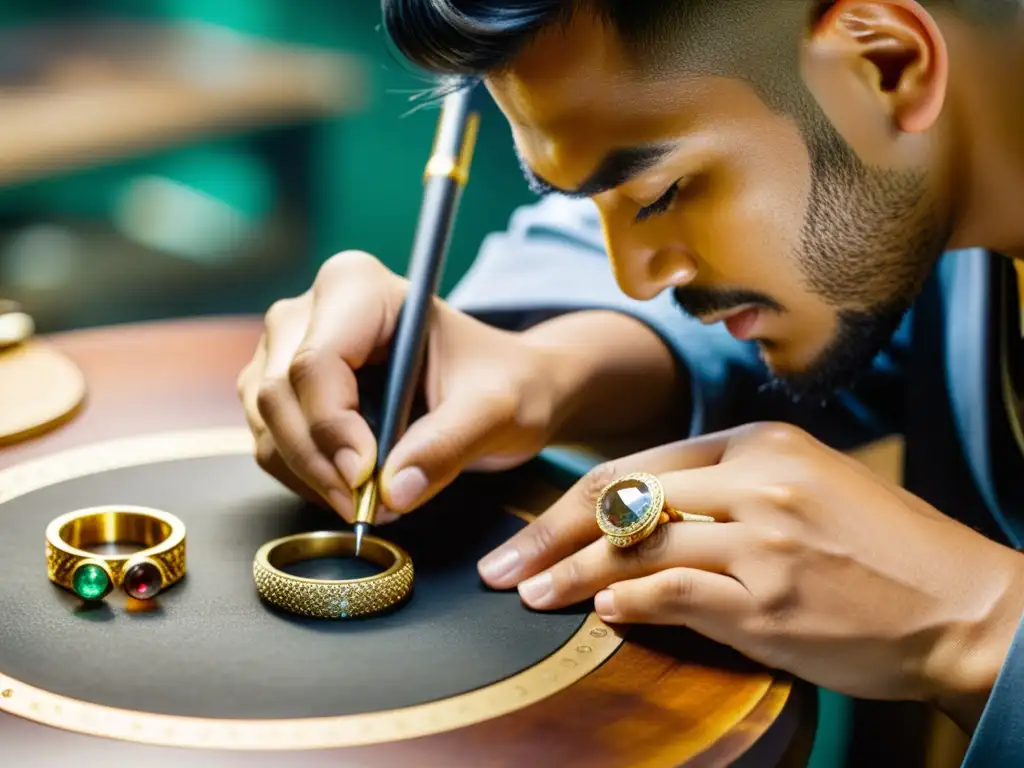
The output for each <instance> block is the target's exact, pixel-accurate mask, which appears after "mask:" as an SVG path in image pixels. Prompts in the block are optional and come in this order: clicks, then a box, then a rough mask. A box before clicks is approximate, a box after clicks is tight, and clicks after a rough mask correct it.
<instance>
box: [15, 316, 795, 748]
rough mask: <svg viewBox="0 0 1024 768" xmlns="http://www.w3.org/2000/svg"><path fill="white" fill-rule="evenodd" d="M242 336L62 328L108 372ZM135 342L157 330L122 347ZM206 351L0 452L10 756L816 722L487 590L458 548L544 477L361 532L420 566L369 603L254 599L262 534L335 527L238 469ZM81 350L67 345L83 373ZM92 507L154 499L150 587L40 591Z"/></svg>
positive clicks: (580, 620) (231, 411)
mask: <svg viewBox="0 0 1024 768" xmlns="http://www.w3.org/2000/svg"><path fill="white" fill-rule="evenodd" d="M252 330H253V327H252V326H251V325H248V324H238V323H224V324H216V323H185V324H181V325H179V326H177V327H175V326H174V325H173V324H172V325H170V326H149V327H143V328H131V327H129V328H121V329H117V330H110V331H106V332H91V333H89V334H83V335H79V336H75V335H71V336H69V337H67V338H66V339H64V340H62V341H63V342H64V343H65V344H66V345H67V347H68V348H69V350H71V353H72V356H74V350H75V346H76V342H77V343H78V344H79V345H80V347H79V349H80V350H83V349H84V350H87V349H88V347H89V345H90V344H95V343H96V341H97V339H98V338H106V339H108V341H109V345H108V346H107V347H106V348H105V356H106V357H105V360H106V364H107V365H108V366H110V365H114V366H116V365H117V364H118V360H117V358H116V355H114V353H113V351H112V350H113V349H115V348H116V347H117V346H118V344H119V343H123V344H124V346H125V358H124V360H123V363H124V364H128V360H129V358H130V357H131V353H130V351H129V350H135V351H136V352H137V351H138V350H140V349H142V348H146V349H150V350H155V349H159V348H161V345H160V339H159V338H158V337H159V335H160V334H168V333H172V334H173V333H179V334H184V333H188V334H190V338H191V339H192V340H193V342H194V344H195V345H196V349H197V350H198V349H200V348H202V349H204V350H205V352H204V353H203V354H205V355H209V354H212V352H211V347H212V348H215V347H216V346H217V343H218V340H219V342H220V343H221V344H225V345H226V344H228V342H229V341H230V342H231V349H232V350H233V351H232V352H231V354H233V355H235V356H236V357H238V358H240V359H241V360H243V361H244V358H245V357H247V355H248V353H249V351H250V350H251V346H249V345H247V344H246V343H245V342H246V341H247V340H248V338H249V337H248V336H247V334H252ZM103 334H105V337H104V335H103ZM146 334H149V335H150V337H151V338H150V341H151V342H152V343H151V344H146V345H140V344H139V339H140V336H143V337H144V336H145V335H146ZM254 340H255V334H252V336H251V340H250V341H249V344H251V343H252V342H253V341H254ZM164 341H168V339H166V338H165V339H164ZM133 342H134V343H133ZM170 346H171V347H173V344H171V345H170ZM236 347H237V349H236ZM166 348H167V345H166V344H165V345H164V349H166ZM149 354H155V353H153V352H150V353H149ZM198 357H199V354H198V352H197V355H196V358H197V359H198ZM223 357H227V358H229V359H227V360H222V362H221V363H220V366H221V368H222V369H221V370H218V366H217V365H214V366H207V367H203V366H200V365H189V364H188V362H187V358H186V359H185V360H184V361H183V360H182V359H181V358H179V359H177V360H173V361H170V360H169V361H167V362H161V361H160V360H158V359H156V358H154V360H153V365H152V366H151V367H149V366H146V364H145V361H138V360H136V364H139V365H140V371H144V372H145V373H144V374H143V373H138V372H137V373H136V374H135V377H134V379H132V380H129V381H126V382H124V383H123V384H120V385H119V386H121V387H122V390H123V391H122V396H121V397H117V398H115V397H113V396H112V395H113V393H112V392H111V391H110V390H111V387H99V388H98V389H97V392H96V396H95V397H94V398H92V399H91V402H92V403H97V402H98V404H99V405H98V406H96V410H92V411H90V410H89V409H86V411H85V412H83V414H82V415H81V417H80V418H79V419H76V420H75V421H74V422H72V423H71V424H69V425H67V426H65V427H63V428H61V429H60V430H58V431H57V432H55V433H52V435H50V436H48V437H45V438H40V439H39V440H38V441H36V442H34V443H32V444H29V445H26V446H21V447H16V448H11V449H6V450H4V451H0V605H2V606H3V619H2V621H3V631H2V633H0V742H2V743H3V744H4V750H5V755H6V757H5V761H6V759H7V758H12V759H14V758H16V759H15V762H14V763H12V764H40V765H43V764H51V763H50V762H49V761H53V760H56V759H58V757H59V756H61V755H64V756H66V755H68V754H73V755H75V756H76V757H77V759H79V760H81V761H85V762H83V763H82V764H90V765H91V764H99V763H90V762H88V760H90V759H91V760H95V761H101V762H104V763H105V762H106V761H123V760H134V759H139V760H142V761H144V763H145V764H146V765H183V764H187V765H217V766H222V765H232V766H233V765H249V766H252V765H260V766H262V765H267V766H270V765H281V764H295V763H294V761H296V760H297V761H299V762H300V763H301V764H302V765H313V766H319V765H325V766H326V765H339V764H359V765H381V766H391V765H399V764H402V765H417V766H428V765H438V766H441V765H445V766H455V765H482V764H488V765H513V764H519V763H521V762H524V761H528V762H533V763H535V764H537V765H559V766H563V765H577V764H579V765H584V764H585V765H588V766H591V765H623V766H625V765H651V766H656V765H666V766H668V765H681V764H688V765H690V764H692V765H727V764H741V765H742V764H745V763H744V762H743V761H749V764H751V765H782V764H785V765H790V764H799V763H800V761H801V760H803V759H806V752H807V746H808V744H807V737H808V735H809V732H808V726H810V725H811V724H812V722H813V715H812V714H809V708H808V704H809V702H808V695H807V692H806V691H805V690H803V689H802V688H801V687H799V686H795V685H794V684H793V683H792V682H791V681H789V680H787V679H785V678H780V677H779V676H777V675H775V674H772V673H769V672H767V671H765V670H763V669H760V668H759V667H757V666H756V665H753V664H752V663H750V662H747V661H745V660H743V659H741V658H739V657H738V656H737V655H736V654H734V653H732V652H730V651H728V650H726V649H722V648H720V647H718V646H715V645H714V644H711V643H709V642H707V641H705V640H702V639H701V638H699V637H697V636H696V635H693V634H689V633H685V632H683V631H680V630H673V629H667V628H660V629H644V628H630V629H629V630H626V631H623V630H620V629H619V628H615V627H611V626H608V625H606V624H604V623H603V622H601V621H600V619H598V618H597V617H596V615H595V614H594V613H593V612H592V610H591V609H592V606H591V605H590V604H589V603H587V604H585V605H580V606H577V607H575V608H573V609H569V610H565V611H561V612H556V613H545V612H535V611H532V610H529V609H527V608H526V607H525V606H524V605H523V604H522V602H521V601H520V600H519V598H518V595H517V593H515V592H514V591H510V592H496V591H493V590H490V589H488V588H487V587H486V586H484V584H483V583H482V582H481V580H480V578H479V576H478V574H477V571H476V563H477V560H478V559H479V558H480V557H481V556H482V555H484V554H485V553H486V552H488V551H490V549H492V548H493V547H494V546H495V545H497V544H498V543H500V542H501V541H503V540H504V539H506V538H507V537H508V536H510V535H511V534H512V533H514V532H515V531H516V530H517V529H519V528H520V527H522V526H524V525H525V524H526V520H527V519H529V517H530V514H531V513H532V512H539V511H541V510H542V509H543V506H544V504H545V503H546V502H545V501H543V500H542V497H543V494H540V495H538V493H539V492H537V491H534V490H531V489H532V488H533V486H534V484H540V481H538V480H537V476H536V474H535V473H533V474H531V473H530V471H529V470H526V471H523V472H521V473H518V474H515V475H506V476H504V477H489V476H467V477H465V478H463V479H461V480H460V481H458V482H457V483H456V484H455V485H454V486H453V487H452V488H450V489H449V490H448V491H446V492H445V493H443V494H442V495H441V496H439V497H438V498H437V499H436V500H435V501H433V502H432V503H430V504H429V505H428V506H427V507H425V508H423V509H421V510H418V511H417V512H416V513H415V514H412V515H409V516H407V517H405V518H404V519H402V520H401V521H399V522H397V523H394V524H392V525H388V526H381V527H379V528H378V529H377V531H376V532H375V533H376V535H377V536H380V537H382V538H386V539H387V540H389V541H392V542H394V543H396V544H398V545H400V546H402V547H403V548H404V549H405V550H406V551H408V553H409V554H410V555H411V557H412V559H413V562H414V564H415V569H416V577H415V585H414V588H413V592H412V595H411V596H410V597H409V599H408V600H407V601H406V602H405V603H403V604H402V605H400V606H398V607H397V608H394V609H392V610H391V611H389V612H387V613H385V614H381V615H378V616H375V617H372V618H363V619H355V620H352V619H341V620H323V619H308V618H301V617H297V616H294V615H291V614H288V613H284V612H282V611H280V610H278V609H276V608H274V607H272V606H270V605H269V604H267V603H265V602H264V601H262V600H261V599H260V598H259V595H258V594H257V591H256V587H255V584H254V581H253V574H252V561H253V556H254V554H255V553H256V550H257V549H259V547H260V546H261V545H262V544H264V543H265V542H267V541H269V540H271V539H275V538H279V537H282V536H287V535H290V534H293V533H300V532H308V531H317V530H332V529H346V528H347V526H346V524H345V523H344V521H342V520H341V519H340V518H338V516H337V515H335V514H334V513H333V512H330V511H327V510H323V509H320V508H317V507H313V506H310V505H308V504H305V503H304V502H302V501H301V500H299V499H297V498H296V497H295V496H294V495H293V494H291V493H290V492H288V491H287V490H285V489H283V488H282V487H281V486H279V485H278V484H276V483H275V482H274V481H273V480H272V479H270V478H269V477H267V476H266V475H264V474H263V473H262V472H261V471H260V470H259V468H258V467H257V466H256V464H255V461H254V460H253V457H252V445H251V438H250V437H249V434H248V431H247V430H246V429H245V428H244V426H242V425H241V424H240V422H241V418H240V417H241V414H240V411H239V409H238V406H237V405H236V404H235V398H234V392H233V387H234V380H233V375H232V376H231V377H228V376H226V375H225V374H226V373H227V372H228V371H230V370H231V363H232V361H231V360H230V355H222V358H223ZM88 358H89V356H88V355H85V356H83V357H82V358H81V359H82V360H83V369H84V370H85V371H86V373H87V375H88V372H89V367H90V366H89V361H88ZM172 363H173V364H174V367H175V371H176V373H173V374H172V373H170V372H169V371H170V368H171V366H172ZM162 369H167V372H168V375H169V376H170V377H171V379H172V381H171V382H168V380H167V378H164V377H162V375H161V374H162ZM175 376H177V377H179V378H180V379H181V387H180V390H179V391H177V392H175V391H174V389H175V387H174V381H173V379H174V377H175ZM97 380H98V381H100V382H103V381H106V382H110V383H111V385H112V383H113V382H115V381H118V382H121V381H123V380H124V377H116V376H114V375H112V372H108V373H107V374H105V375H98V376H97ZM147 380H148V381H151V382H152V383H153V387H152V388H151V389H149V390H148V391H147V387H146V381H147ZM105 398H109V399H108V400H106V401H105ZM105 402H109V406H105V405H104V404H105ZM115 403H117V404H119V407H120V408H122V409H124V410H126V411H128V412H140V413H141V412H142V410H143V404H145V403H148V404H149V406H150V408H149V410H148V411H147V413H149V416H148V417H147V418H145V419H142V420H140V421H136V422H135V423H134V426H135V428H134V429H132V428H131V427H128V426H127V425H126V424H122V425H120V426H119V427H117V428H115V427H114V426H113V425H112V423H111V422H112V420H113V421H115V422H116V413H115V409H116V407H118V406H115ZM218 404H219V405H218ZM97 411H98V412H97ZM157 413H160V414H162V416H157V415H156V414H157ZM189 414H191V415H189ZM196 414H202V417H197V416H196ZM211 414H222V417H221V418H219V419H218V418H210V416H211ZM161 424H162V425H163V428H162V429H161V428H157V427H159V426H161ZM547 492H548V493H549V494H550V493H551V492H554V493H557V489H550V488H549V489H548V491H547ZM531 499H532V500H533V501H532V503H531V502H530V500H531ZM95 506H110V507H111V508H117V507H118V506H133V507H134V506H143V507H152V508H156V509H160V510H163V511H165V512H169V513H171V514H173V515H176V516H177V517H178V518H180V519H181V520H182V521H183V522H184V523H185V525H186V527H187V546H188V552H187V562H188V573H187V575H186V577H185V578H184V580H183V581H181V582H180V583H178V584H176V585H174V586H172V587H170V588H169V589H167V590H166V591H164V592H162V593H161V594H160V595H158V596H157V598H155V599H154V600H153V601H147V602H139V601H133V600H131V599H129V598H127V597H125V596H124V595H123V594H122V593H120V592H114V593H113V594H112V595H111V596H109V597H108V598H107V599H106V601H105V602H103V603H101V604H99V605H86V604H83V602H82V601H81V600H80V599H79V598H77V597H75V596H74V595H73V594H71V593H70V592H67V591H65V590H63V589H61V588H59V587H56V586H54V585H53V584H51V583H50V582H49V580H48V579H47V578H46V563H45V557H44V556H43V550H44V547H43V544H44V534H45V529H46V526H47V524H48V523H49V522H50V521H51V520H52V519H53V518H55V517H57V516H58V515H61V514H64V513H66V512H69V511H72V510H75V509H81V508H85V507H95ZM288 570H289V571H291V572H292V573H294V574H296V575H299V576H307V577H312V578H339V577H341V578H352V577H359V576H365V575H369V574H370V573H372V572H373V571H374V566H370V565H369V564H367V563H363V562H361V561H357V560H351V559H343V560H337V561H331V560H321V561H312V562H307V563H303V564H298V565H296V566H292V567H290V568H289V569H288ZM182 748H185V749H186V751H185V752H182V751H181V750H182ZM296 750H301V751H302V752H301V757H300V756H299V755H296V754H294V753H295V751H296ZM285 751H289V752H292V753H293V754H292V756H291V757H289V756H288V755H286V754H283V752H285ZM793 760H795V761H796V762H788V761H793ZM289 761H292V762H289ZM345 761H351V763H347V762H345ZM736 761H740V762H736Z"/></svg>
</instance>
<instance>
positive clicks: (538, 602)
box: [519, 573, 551, 608]
mask: <svg viewBox="0 0 1024 768" xmlns="http://www.w3.org/2000/svg"><path fill="white" fill-rule="evenodd" d="M550 594H551V574H550V573H542V574H539V575H538V576H534V577H533V578H532V579H527V580H526V581H524V582H523V583H522V584H520V585H519V596H520V597H522V598H523V600H524V601H526V602H527V603H529V604H530V605H531V606H533V607H534V608H543V607H544V604H545V603H546V602H547V598H548V595H550Z"/></svg>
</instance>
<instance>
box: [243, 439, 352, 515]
mask: <svg viewBox="0 0 1024 768" xmlns="http://www.w3.org/2000/svg"><path fill="white" fill-rule="evenodd" d="M256 463H257V464H259V466H260V469H262V470H263V471H264V472H266V473H267V474H268V475H270V476H271V477H273V478H274V479H275V480H277V481H278V482H279V483H281V485H283V486H284V487H285V488H287V489H288V490H290V491H291V492H292V493H294V494H295V495H296V496H299V497H301V498H302V499H304V500H305V501H308V502H309V503H310V504H316V505H318V506H323V505H325V504H327V500H326V499H324V498H322V497H321V496H320V495H319V494H318V493H317V492H316V491H314V490H313V489H312V488H310V487H309V486H308V485H307V484H306V483H305V482H303V481H302V480H300V479H299V478H298V477H297V476H296V475H295V473H294V472H292V471H291V469H290V468H289V467H288V465H287V464H285V462H284V459H282V458H281V454H280V453H278V452H277V447H276V446H275V445H274V440H273V438H272V437H271V436H270V434H269V433H266V432H265V433H264V434H263V435H262V436H261V437H259V438H257V440H256ZM348 507H351V502H349V505H348ZM338 511H339V513H341V514H342V516H344V517H346V518H347V517H350V516H351V512H350V509H348V508H346V509H345V510H344V511H342V510H338Z"/></svg>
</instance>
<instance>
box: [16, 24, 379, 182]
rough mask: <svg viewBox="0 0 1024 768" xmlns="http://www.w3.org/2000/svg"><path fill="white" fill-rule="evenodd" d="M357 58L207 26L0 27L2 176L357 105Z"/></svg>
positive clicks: (34, 173) (68, 166)
mask: <svg viewBox="0 0 1024 768" xmlns="http://www.w3.org/2000/svg"><path fill="white" fill-rule="evenodd" d="M363 80H364V78H363V70H362V68H361V62H360V60H359V59H358V58H356V57H354V56H351V55H346V54H339V53H335V52H333V51H325V50H320V49H310V48H303V47H296V46H285V45H279V44H276V43H274V42H272V41H266V40H260V39H254V38H250V37H246V36H244V35H240V34H237V33H234V32H231V31H229V30H225V29H221V28H218V27H209V26H205V25H197V24H186V25H173V26H172V25H154V24H142V23H134V22H118V21H102V22H75V23H67V24H61V25H47V26H42V27H30V28H18V29H14V30H5V31H2V32H0V114H2V115H3V120H2V121H0V185H11V184H16V183H20V182H25V181H33V180H36V179H39V178H42V177H46V176H50V175H54V174H57V173H63V172H65V171H69V170H73V169H78V168H83V167H88V166H95V165H100V164H102V163H104V162H109V161H115V160H119V159H124V158H128V157H132V156H137V155H140V154H143V153H145V152H149V151H154V150H159V149H163V148H168V147H173V146H177V145H181V144H184V143H186V142H188V141H192V140H196V139H199V138H205V137H210V136H215V135H223V134H228V133H239V132H248V131H253V130H260V129H266V128H270V127H275V126H284V125H287V124H295V123H299V122H304V121H309V120H313V119H322V118H326V117H329V116H336V115H340V114H344V113H348V112H352V111H356V110H359V109H360V108H361V107H362V104H363V99H364V93H363Z"/></svg>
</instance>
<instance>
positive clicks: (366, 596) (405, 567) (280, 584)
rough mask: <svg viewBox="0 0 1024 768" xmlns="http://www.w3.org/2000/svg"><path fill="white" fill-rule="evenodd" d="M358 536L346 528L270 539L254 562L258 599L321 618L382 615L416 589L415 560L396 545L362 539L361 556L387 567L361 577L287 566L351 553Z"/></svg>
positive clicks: (293, 611)
mask: <svg viewBox="0 0 1024 768" xmlns="http://www.w3.org/2000/svg"><path fill="white" fill-rule="evenodd" d="M355 547H356V537H355V534H354V533H351V532H348V531H316V532H313V533H299V534H295V535H294V536H285V537H283V538H280V539H275V540H274V541H269V542H267V543H266V544H264V545H263V546H262V547H260V549H259V551H258V552H257V553H256V558H255V560H254V561H253V578H254V579H255V581H256V589H257V591H258V592H259V595H260V597H262V598H263V599H264V600H266V601H267V602H268V603H270V604H272V605H275V606H277V607H278V608H281V609H283V610H285V611H288V612H289V613H294V614H297V615H300V616H308V617H311V618H317V619H349V618H358V617H363V616H371V615H374V614H378V613H382V612H383V611H386V610H388V609H390V608H392V607H394V606H396V605H398V604H399V603H401V602H402V601H403V600H405V598H406V597H408V595H409V593H410V592H411V591H412V585H413V564H412V558H411V557H409V554H408V553H407V552H406V551H405V550H404V549H402V548H401V547H399V546H398V545H396V544H392V543H391V542H389V541H385V540H384V539H379V538H377V537H375V536H366V537H364V538H363V543H362V548H361V550H360V553H359V556H360V557H361V558H363V559H365V560H367V561H369V562H371V563H374V564H375V565H379V566H380V567H381V568H383V569H384V570H383V571H382V572H381V573H378V574H374V575H373V576H365V577H363V578H359V579H338V580H325V579H307V578H301V577H299V576H293V575H292V574H290V573H286V572H285V571H283V570H282V569H283V568H286V567H288V566H289V565H292V564H294V563H297V562H300V561H303V560H313V559H317V558H325V557H352V556H354V555H355Z"/></svg>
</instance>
